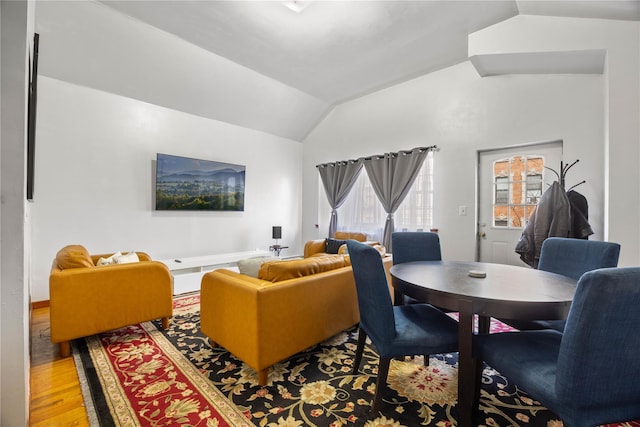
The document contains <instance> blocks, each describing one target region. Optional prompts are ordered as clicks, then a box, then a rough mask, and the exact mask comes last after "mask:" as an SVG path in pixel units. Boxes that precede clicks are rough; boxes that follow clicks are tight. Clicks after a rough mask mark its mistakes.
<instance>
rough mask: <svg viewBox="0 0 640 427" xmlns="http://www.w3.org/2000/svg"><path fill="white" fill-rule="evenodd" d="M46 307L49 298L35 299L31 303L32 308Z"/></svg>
mask: <svg viewBox="0 0 640 427" xmlns="http://www.w3.org/2000/svg"><path fill="white" fill-rule="evenodd" d="M47 307H49V300H44V301H36V302H32V303H31V309H32V310H35V309H36V308H47Z"/></svg>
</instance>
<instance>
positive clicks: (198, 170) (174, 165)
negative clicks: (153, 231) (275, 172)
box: [156, 153, 245, 211]
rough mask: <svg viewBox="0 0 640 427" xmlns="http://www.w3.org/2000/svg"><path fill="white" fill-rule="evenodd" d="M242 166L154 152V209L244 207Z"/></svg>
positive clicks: (226, 209)
mask: <svg viewBox="0 0 640 427" xmlns="http://www.w3.org/2000/svg"><path fill="white" fill-rule="evenodd" d="M244 175H245V166H241V165H233V164H230V163H221V162H215V161H211V160H201V159H192V158H188V157H179V156H171V155H168V154H160V153H158V154H157V161H156V210H163V211H167V210H185V211H187V210H188V211H243V210H244Z"/></svg>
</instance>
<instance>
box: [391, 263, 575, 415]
mask: <svg viewBox="0 0 640 427" xmlns="http://www.w3.org/2000/svg"><path fill="white" fill-rule="evenodd" d="M470 272H480V273H484V274H486V277H472V275H470ZM472 274H473V273H472ZM480 275H481V274H480ZM391 278H392V285H393V288H394V294H395V301H399V300H400V295H402V294H404V295H408V296H410V297H412V298H414V299H417V300H419V301H424V302H427V303H429V304H432V305H435V306H437V307H441V308H443V309H447V310H451V311H456V312H458V313H459V316H458V320H459V326H458V405H457V410H458V426H461V427H471V426H472V425H473V423H474V414H475V409H476V408H477V402H478V398H479V393H480V384H481V377H482V366H483V365H482V360H480V359H478V358H475V357H474V354H473V336H474V334H475V331H474V317H475V315H478V331H477V333H480V334H486V333H489V325H490V318H491V317H495V318H503V319H527V320H535V319H540V320H542V319H545V320H557V319H565V318H566V317H567V314H568V312H569V307H570V306H571V301H572V299H573V295H574V293H575V289H576V284H577V281H576V280H574V279H572V278H569V277H566V276H562V275H560V274H555V273H550V272H547V271H542V270H536V269H533V268H529V267H518V266H513V265H504V264H491V263H481V262H461V261H416V262H408V263H403V264H398V265H394V266H393V267H391Z"/></svg>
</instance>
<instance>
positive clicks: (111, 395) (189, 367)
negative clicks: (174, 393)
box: [85, 294, 254, 427]
mask: <svg viewBox="0 0 640 427" xmlns="http://www.w3.org/2000/svg"><path fill="white" fill-rule="evenodd" d="M199 297H200V295H199V294H193V295H187V296H180V297H176V298H174V314H178V313H188V312H192V311H197V310H199V309H200V304H199V302H200V298H199ZM136 326H137V327H139V328H141V329H142V330H143V331H144V333H145V334H147V336H148V338H149V339H148V341H149V342H152V343H153V344H154V346H156V347H157V349H158V350H159V351H161V352H162V353H164V354H165V355H166V357H167V358H168V359H169V360H170V361H171V362H172V363H173V364H174V366H175V368H176V369H178V370H179V372H180V374H182V375H184V377H185V378H186V379H187V380H188V381H189V386H190V388H191V389H192V390H195V391H196V392H197V393H198V394H199V395H200V397H201V398H202V399H203V400H205V401H206V402H208V404H209V405H210V406H211V407H212V408H213V409H214V410H215V411H216V412H217V415H219V417H220V418H221V419H222V420H223V421H224V422H226V423H227V425H229V426H231V427H250V426H254V424H253V423H251V422H250V421H249V420H247V419H246V417H245V416H244V415H243V414H242V412H241V411H240V410H239V409H238V408H237V407H236V406H235V405H234V404H233V403H232V402H230V401H229V400H228V399H227V398H226V397H225V396H224V395H223V394H222V393H221V392H220V390H218V388H216V387H215V386H213V385H212V384H211V383H210V381H209V380H208V378H206V377H205V376H203V375H202V374H201V373H200V372H199V371H198V369H197V368H195V367H194V366H193V364H192V363H190V362H189V361H188V359H186V357H185V356H184V355H183V354H182V353H181V352H180V351H178V350H177V349H176V348H175V347H174V346H173V345H172V344H171V343H170V342H169V341H168V340H167V339H166V338H165V336H164V335H163V334H162V332H160V331H159V330H158V329H157V328H156V326H155V325H154V324H153V323H151V322H143V323H141V324H139V325H134V326H133V327H136ZM85 341H86V343H87V348H88V351H89V355H90V357H91V360H92V362H93V364H94V366H95V368H96V369H95V371H96V374H97V378H98V381H99V382H100V386H101V387H102V389H103V391H104V394H105V401H106V404H107V406H108V408H109V411H110V413H111V414H112V416H113V417H114V420H115V421H116V423H117V424H119V425H127V426H142V425H146V424H142V423H141V421H140V418H139V417H138V415H137V413H136V409H135V408H134V407H133V406H132V404H131V402H130V400H129V397H127V393H126V392H125V390H124V388H123V387H122V385H121V382H120V380H119V378H118V373H117V372H116V369H115V368H114V365H113V364H112V363H111V360H110V356H109V354H108V352H107V351H106V349H105V347H104V345H103V342H102V339H101V338H100V336H97V335H96V336H91V337H87V338H86V339H85Z"/></svg>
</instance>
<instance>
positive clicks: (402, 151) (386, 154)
mask: <svg viewBox="0 0 640 427" xmlns="http://www.w3.org/2000/svg"><path fill="white" fill-rule="evenodd" d="M437 149H438V146H437V145H431V146H429V147H416V148H412V149H411V150H400V151H398V152H395V153H385V154H374V155H372V156H367V157H360V158H358V159H356V160H353V159H349V160H338V161H335V162H329V163H322V164H319V165H316V167H317V168H325V167H328V166H336V165H346V164H347V163H358V162H360V161H363V160H371V159H383V158H384V157H385V156H397V155H399V154H411V153H413V152H414V151H415V150H418V151H420V152H422V151H433V150H437Z"/></svg>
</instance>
